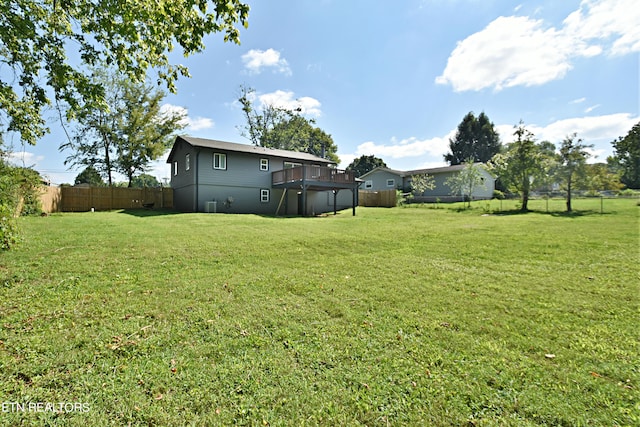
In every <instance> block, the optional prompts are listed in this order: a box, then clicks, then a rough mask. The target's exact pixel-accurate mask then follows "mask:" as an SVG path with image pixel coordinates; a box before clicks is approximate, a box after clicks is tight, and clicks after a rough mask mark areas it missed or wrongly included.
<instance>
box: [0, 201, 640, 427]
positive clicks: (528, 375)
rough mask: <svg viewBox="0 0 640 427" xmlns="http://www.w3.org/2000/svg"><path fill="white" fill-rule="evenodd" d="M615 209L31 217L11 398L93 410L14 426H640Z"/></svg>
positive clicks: (11, 303) (16, 272) (625, 244)
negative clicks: (313, 215) (301, 215)
mask: <svg viewBox="0 0 640 427" xmlns="http://www.w3.org/2000/svg"><path fill="white" fill-rule="evenodd" d="M532 202H533V203H537V202H538V201H535V200H534V201H532ZM493 203H499V202H496V201H494V202H493ZM605 203H606V204H605V208H606V210H607V212H608V213H605V215H600V214H599V213H597V212H599V206H600V200H593V199H582V200H576V211H577V212H575V213H574V214H572V215H569V214H566V213H563V212H561V210H562V209H563V205H562V202H561V201H558V204H557V206H556V205H554V212H551V213H549V214H546V213H544V204H543V201H540V207H542V211H538V212H535V213H529V214H526V215H517V214H514V215H509V214H502V215H485V216H483V215H482V214H483V213H484V212H483V210H482V209H469V210H467V209H462V210H460V211H459V212H458V208H460V206H461V205H460V204H453V205H451V206H450V207H449V205H447V208H444V209H402V208H397V209H395V208H392V209H380V208H358V215H357V216H356V217H352V216H351V214H350V211H346V212H344V213H341V214H339V215H337V216H335V217H334V216H330V217H326V218H285V219H283V218H269V217H264V216H256V215H221V216H220V215H209V214H188V215H182V214H171V213H167V212H155V211H143V210H141V211H125V212H96V213H93V214H92V213H75V214H56V215H51V216H48V217H43V218H24V219H22V220H21V223H22V224H21V227H22V229H23V233H24V234H23V235H24V241H25V242H28V244H25V245H20V247H17V248H16V250H12V251H10V252H7V253H4V254H2V268H0V313H2V322H1V323H0V326H1V328H2V329H1V331H0V332H1V336H0V339H1V340H2V344H0V366H2V381H0V395H1V396H2V400H3V401H6V402H36V401H42V402H87V403H89V404H90V411H89V412H88V413H86V414H83V413H16V412H13V413H3V414H2V415H1V417H2V418H1V420H2V421H1V422H0V423H1V424H3V425H11V426H13V425H60V426H62V425H64V426H74V425H75V426H77V425H91V426H110V425H129V424H131V425H145V426H148V425H153V426H174V425H178V426H183V425H197V426H208V425H212V426H218V425H219V426H226V425H247V426H249V425H324V426H342V425H370V426H377V425H387V424H388V425H393V426H451V425H455V426H472V425H475V426H514V427H515V426H518V427H519V426H530V427H533V426H552V425H553V426H588V425H592V426H601V425H603V426H604V425H619V426H632V425H638V424H639V422H640V419H639V418H638V411H637V403H638V402H639V401H640V384H639V383H638V381H639V379H638V375H637V366H638V364H637V363H636V361H637V359H638V340H637V336H638V328H637V300H638V295H637V284H636V283H637V264H636V263H633V262H630V261H629V257H625V256H621V254H633V253H637V243H638V228H637V221H638V216H637V215H638V212H637V209H638V208H637V207H636V206H635V204H636V200H627V199H620V200H618V199H613V200H606V201H605ZM503 205H504V208H505V210H506V211H507V212H505V213H511V209H512V208H513V202H511V201H503ZM556 207H557V209H555V208H556ZM594 209H595V210H596V211H597V212H596V213H594V212H593V210H594ZM580 213H582V214H580ZM194 230H197V232H196V233H194ZM221 230H224V233H221ZM567 235H570V236H572V238H571V239H567V238H566V236H567ZM167 236H171V238H167ZM230 242H233V244H230ZM283 248H285V249H284V250H283ZM275 253H282V254H284V255H286V256H284V255H283V256H274V254H275ZM523 260H526V262H524V261H523ZM547 355H549V356H547ZM554 356H555V357H554Z"/></svg>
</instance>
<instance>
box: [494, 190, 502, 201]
mask: <svg viewBox="0 0 640 427" xmlns="http://www.w3.org/2000/svg"><path fill="white" fill-rule="evenodd" d="M493 198H494V199H498V200H504V193H503V192H502V191H500V190H493Z"/></svg>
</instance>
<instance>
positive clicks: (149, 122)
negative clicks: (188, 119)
mask: <svg viewBox="0 0 640 427" xmlns="http://www.w3.org/2000/svg"><path fill="white" fill-rule="evenodd" d="M123 83H124V91H123V93H122V102H121V103H120V105H119V107H120V108H119V110H118V116H119V120H118V128H117V129H116V135H117V145H116V146H117V158H116V170H117V171H118V172H120V173H121V174H123V175H124V176H126V177H127V181H128V186H129V187H131V186H132V181H133V178H134V176H136V175H138V174H140V173H143V172H145V171H146V169H147V168H148V166H149V164H150V163H151V162H152V161H154V160H157V159H158V158H160V157H161V156H162V155H163V154H164V153H165V151H167V148H169V147H170V146H171V143H172V142H173V139H174V136H175V133H176V132H177V131H178V130H180V129H182V128H184V124H182V123H183V119H184V116H183V115H182V114H180V113H176V112H171V111H168V112H162V111H161V106H162V100H163V99H164V93H163V92H162V91H159V90H156V89H154V88H153V87H151V86H149V85H144V84H126V82H123Z"/></svg>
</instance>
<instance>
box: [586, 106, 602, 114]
mask: <svg viewBox="0 0 640 427" xmlns="http://www.w3.org/2000/svg"><path fill="white" fill-rule="evenodd" d="M598 107H600V104H596V105H592V106H591V107H588V108H586V109H585V110H584V112H585V113H590V112H592V111H593V110H595V109H596V108H598Z"/></svg>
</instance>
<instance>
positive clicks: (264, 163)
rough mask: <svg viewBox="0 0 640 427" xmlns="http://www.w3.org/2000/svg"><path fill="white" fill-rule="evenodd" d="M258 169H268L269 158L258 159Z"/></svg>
mask: <svg viewBox="0 0 640 427" xmlns="http://www.w3.org/2000/svg"><path fill="white" fill-rule="evenodd" d="M260 170H261V171H268V170H269V159H260Z"/></svg>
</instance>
